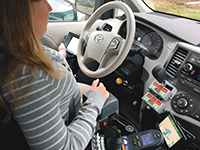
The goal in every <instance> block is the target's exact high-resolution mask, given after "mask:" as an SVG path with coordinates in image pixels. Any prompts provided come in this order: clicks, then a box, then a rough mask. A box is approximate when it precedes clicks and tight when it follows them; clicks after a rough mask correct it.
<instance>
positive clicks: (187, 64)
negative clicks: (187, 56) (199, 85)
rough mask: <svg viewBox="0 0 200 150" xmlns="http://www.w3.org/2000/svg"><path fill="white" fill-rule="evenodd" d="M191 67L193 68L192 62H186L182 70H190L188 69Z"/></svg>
mask: <svg viewBox="0 0 200 150" xmlns="http://www.w3.org/2000/svg"><path fill="white" fill-rule="evenodd" d="M192 69H193V66H192V64H190V63H186V64H185V65H184V66H183V70H184V71H185V72H190V71H192Z"/></svg>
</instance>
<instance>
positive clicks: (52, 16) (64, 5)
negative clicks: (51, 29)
mask: <svg viewBox="0 0 200 150" xmlns="http://www.w3.org/2000/svg"><path fill="white" fill-rule="evenodd" d="M48 3H49V4H50V5H51V7H52V11H51V12H50V13H49V22H52V21H56V22H57V21H65V22H71V21H84V20H86V19H87V17H86V15H85V14H83V13H80V12H77V10H76V7H75V4H74V2H72V1H67V0H48Z"/></svg>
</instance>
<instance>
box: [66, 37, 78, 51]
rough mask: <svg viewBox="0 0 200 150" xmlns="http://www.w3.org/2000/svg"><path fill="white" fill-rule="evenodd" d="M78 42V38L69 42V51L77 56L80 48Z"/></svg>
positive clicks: (73, 38)
mask: <svg viewBox="0 0 200 150" xmlns="http://www.w3.org/2000/svg"><path fill="white" fill-rule="evenodd" d="M78 41H79V39H78V38H76V37H72V39H71V41H70V42H69V44H68V46H67V50H68V51H69V52H70V53H72V54H74V55H76V54H77V48H78Z"/></svg>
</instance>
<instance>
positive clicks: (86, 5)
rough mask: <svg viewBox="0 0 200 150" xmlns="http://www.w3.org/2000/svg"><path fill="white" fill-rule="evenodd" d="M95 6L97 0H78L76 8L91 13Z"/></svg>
mask: <svg viewBox="0 0 200 150" xmlns="http://www.w3.org/2000/svg"><path fill="white" fill-rule="evenodd" d="M94 7H95V0H76V9H77V10H78V11H80V12H82V13H84V14H88V15H91V14H92V13H93V11H94Z"/></svg>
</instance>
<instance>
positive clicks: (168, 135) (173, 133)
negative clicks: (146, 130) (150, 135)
mask: <svg viewBox="0 0 200 150" xmlns="http://www.w3.org/2000/svg"><path fill="white" fill-rule="evenodd" d="M158 127H159V129H160V131H161V133H162V135H163V137H164V139H165V141H166V143H167V145H168V147H169V148H171V147H172V146H173V145H174V144H176V143H177V142H178V141H179V140H180V139H181V138H182V137H183V136H182V134H181V133H180V131H179V130H178V128H177V126H176V125H175V123H174V121H173V120H172V117H171V116H170V115H168V116H167V117H166V118H165V119H164V120H163V121H162V122H161V123H160V124H159V125H158Z"/></svg>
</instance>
